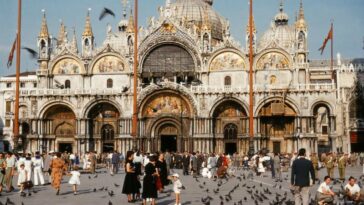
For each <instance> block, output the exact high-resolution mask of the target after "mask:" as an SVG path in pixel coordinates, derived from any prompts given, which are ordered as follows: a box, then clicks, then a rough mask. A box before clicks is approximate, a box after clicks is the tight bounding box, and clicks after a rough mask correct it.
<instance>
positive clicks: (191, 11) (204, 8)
mask: <svg viewBox="0 0 364 205" xmlns="http://www.w3.org/2000/svg"><path fill="white" fill-rule="evenodd" d="M212 5H213V0H176V2H175V3H173V4H172V8H173V7H175V8H176V13H175V15H174V17H175V18H176V20H177V21H179V22H183V21H185V22H187V25H186V26H188V27H190V26H191V25H195V26H197V27H198V28H201V26H202V23H203V21H204V16H205V15H206V14H207V16H208V21H209V22H208V23H209V24H210V25H211V37H212V38H213V39H215V40H223V34H224V30H225V28H226V25H227V21H226V19H225V18H223V17H222V16H220V14H218V13H217V12H216V11H215V10H214V9H213V7H212Z"/></svg>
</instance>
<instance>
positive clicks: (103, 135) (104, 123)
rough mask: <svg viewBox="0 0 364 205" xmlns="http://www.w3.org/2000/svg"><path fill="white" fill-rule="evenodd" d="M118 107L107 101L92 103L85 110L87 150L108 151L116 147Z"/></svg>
mask: <svg viewBox="0 0 364 205" xmlns="http://www.w3.org/2000/svg"><path fill="white" fill-rule="evenodd" d="M119 118H120V111H119V109H118V108H117V107H116V106H115V105H114V104H112V103H111V102H108V101H101V102H97V103H95V104H93V105H92V106H91V107H90V108H89V109H88V112H87V119H88V123H87V124H88V126H87V127H88V133H89V150H91V151H94V150H96V151H97V152H110V151H112V150H117V149H118V147H117V146H118V143H117V142H116V140H115V139H116V136H117V135H118V134H119V133H120V131H119V130H120V129H119Z"/></svg>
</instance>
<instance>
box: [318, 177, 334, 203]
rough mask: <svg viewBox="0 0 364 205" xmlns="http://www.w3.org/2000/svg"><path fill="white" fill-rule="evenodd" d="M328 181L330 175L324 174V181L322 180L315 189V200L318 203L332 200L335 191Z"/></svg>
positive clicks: (329, 180)
mask: <svg viewBox="0 0 364 205" xmlns="http://www.w3.org/2000/svg"><path fill="white" fill-rule="evenodd" d="M330 182H331V178H330V176H326V177H325V178H324V182H322V183H321V184H320V186H319V188H318V189H317V200H318V204H319V205H323V204H326V203H332V202H333V201H334V196H335V193H334V192H333V191H331V189H330V186H329V185H330Z"/></svg>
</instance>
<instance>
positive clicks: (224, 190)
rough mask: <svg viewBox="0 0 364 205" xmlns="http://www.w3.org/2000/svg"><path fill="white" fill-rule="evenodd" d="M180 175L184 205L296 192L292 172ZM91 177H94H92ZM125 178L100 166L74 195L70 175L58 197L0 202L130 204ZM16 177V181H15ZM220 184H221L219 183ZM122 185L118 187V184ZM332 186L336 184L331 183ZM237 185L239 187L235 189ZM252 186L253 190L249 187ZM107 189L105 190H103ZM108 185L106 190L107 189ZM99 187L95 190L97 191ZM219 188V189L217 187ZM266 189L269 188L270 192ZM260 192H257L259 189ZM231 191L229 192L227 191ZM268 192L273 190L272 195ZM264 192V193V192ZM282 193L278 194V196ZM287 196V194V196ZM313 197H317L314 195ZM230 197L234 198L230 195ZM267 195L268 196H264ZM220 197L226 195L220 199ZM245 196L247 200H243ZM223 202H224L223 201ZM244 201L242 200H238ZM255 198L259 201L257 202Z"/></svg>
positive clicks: (353, 171)
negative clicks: (279, 179)
mask: <svg viewBox="0 0 364 205" xmlns="http://www.w3.org/2000/svg"><path fill="white" fill-rule="evenodd" d="M172 171H175V172H177V173H179V174H180V178H181V181H182V183H183V184H184V186H185V187H186V189H185V190H183V192H182V204H184V205H187V204H191V205H197V204H203V203H202V202H201V198H206V197H208V196H210V197H211V198H212V199H211V201H210V204H217V205H220V204H225V205H226V204H232V205H233V204H237V205H238V204H255V203H258V204H260V205H263V204H267V205H268V204H272V203H273V202H274V201H275V200H276V196H279V195H280V196H279V199H280V200H281V199H283V198H286V201H285V203H282V204H287V200H293V195H292V194H291V193H290V191H289V179H290V173H289V172H285V173H283V178H284V180H283V182H281V183H276V182H274V180H273V179H272V177H271V174H270V172H269V173H268V172H266V173H265V175H264V176H263V177H256V176H254V178H253V179H252V180H248V179H245V180H244V176H248V171H243V170H238V171H237V172H236V177H232V178H229V179H228V180H225V179H223V180H216V181H213V180H210V179H207V178H201V177H200V178H197V179H194V178H193V177H192V176H183V175H182V172H181V170H172ZM361 173H362V168H361V167H348V168H347V172H346V176H347V177H349V176H355V177H358V178H359V176H361ZM319 175H320V179H322V178H323V176H324V175H326V170H325V169H322V170H320V172H319ZM337 175H338V171H337V170H335V176H337ZM89 178H91V179H89ZM123 180H124V173H123V172H122V173H119V174H117V175H114V176H110V174H108V173H106V169H100V170H98V171H97V174H96V175H90V174H83V175H82V177H81V185H80V187H79V195H76V196H74V195H73V192H72V187H71V185H69V184H68V183H67V182H68V177H65V178H64V180H63V185H62V188H61V194H60V195H59V196H56V195H55V191H54V189H53V188H51V186H50V185H46V186H40V187H35V188H34V191H36V193H32V196H30V197H29V196H27V197H20V196H19V193H17V192H12V193H3V194H2V196H1V197H0V202H2V203H5V201H6V199H7V198H9V199H10V200H11V201H13V202H14V203H15V204H19V205H20V204H21V203H22V202H23V203H24V205H39V204H40V205H46V204H51V205H73V204H88V205H92V204H105V205H108V204H109V202H111V203H112V204H127V199H126V196H125V195H123V194H121V190H122V185H123ZM15 182H16V179H15V180H14V183H15ZM218 184H221V185H220V186H219V185H218ZM118 185H119V186H118ZM332 185H334V184H333V183H332ZM317 186H318V184H317V183H316V184H315V186H313V187H312V190H311V193H314V192H315V191H316V189H317ZM234 187H236V188H234ZM248 187H250V189H249V188H248ZM339 187H340V183H336V184H335V185H334V189H338V188H339ZM101 188H104V190H103V191H100V189H101ZM105 188H107V191H105ZM94 189H96V192H95V191H94ZM217 189H218V190H217ZM267 189H268V190H269V191H267ZM111 190H112V191H113V192H114V193H115V195H114V196H112V197H111V196H109V194H108V192H110V191H111ZM248 190H252V191H253V192H252V194H253V197H254V200H253V199H252V197H251V196H252V194H250V193H248ZM263 190H265V191H263ZM257 191H258V192H257ZM166 192H167V193H163V194H159V198H158V201H157V204H160V205H169V204H172V205H173V204H174V195H173V193H172V186H171V185H170V186H168V187H167V188H166ZM229 192H230V193H231V194H229V195H228V193H229ZM268 192H271V194H269V193H268ZM262 193H264V194H262ZM277 194H279V195H277ZM285 195H287V196H286V197H285ZM311 195H312V197H313V196H314V195H313V194H311ZM230 196H231V197H230ZM256 196H260V197H262V200H263V201H259V199H258V197H256ZM264 197H266V198H264ZM220 198H223V200H221V199H220ZM244 198H246V200H244ZM221 201H223V203H221ZM239 201H241V203H239ZM255 201H256V202H255ZM135 204H141V202H136V203H135Z"/></svg>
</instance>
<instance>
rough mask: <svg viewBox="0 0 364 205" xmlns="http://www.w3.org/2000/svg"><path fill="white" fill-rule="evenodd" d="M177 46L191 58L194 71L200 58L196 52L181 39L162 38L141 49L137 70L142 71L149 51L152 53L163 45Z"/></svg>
mask: <svg viewBox="0 0 364 205" xmlns="http://www.w3.org/2000/svg"><path fill="white" fill-rule="evenodd" d="M171 45H172V46H178V47H180V48H182V49H184V50H185V51H186V52H187V53H188V54H189V55H190V56H191V57H192V59H193V64H194V70H195V71H196V69H197V68H198V67H199V65H200V64H201V59H200V57H199V56H198V54H197V53H198V52H197V51H196V50H195V49H193V48H192V46H189V45H188V43H185V42H183V41H182V40H181V41H179V40H176V41H169V40H163V39H160V41H158V40H156V41H154V42H153V43H151V44H149V46H148V47H146V50H145V51H143V53H140V56H141V58H140V61H139V62H141V63H140V65H139V68H138V72H139V73H142V72H143V68H144V63H145V60H146V58H147V57H148V56H149V54H150V53H152V52H153V51H154V50H155V49H157V48H160V47H163V46H171Z"/></svg>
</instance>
